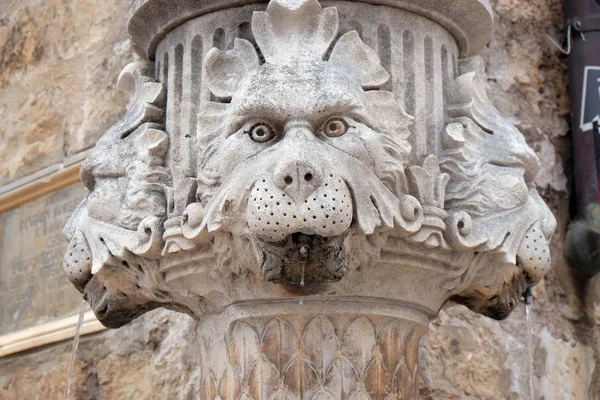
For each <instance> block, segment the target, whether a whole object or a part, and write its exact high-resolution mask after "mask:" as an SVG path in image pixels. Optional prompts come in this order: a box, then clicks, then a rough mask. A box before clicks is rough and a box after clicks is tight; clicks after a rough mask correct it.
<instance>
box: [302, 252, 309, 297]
mask: <svg viewBox="0 0 600 400" xmlns="http://www.w3.org/2000/svg"><path fill="white" fill-rule="evenodd" d="M308 251H309V248H308V246H306V245H302V246H300V287H304V269H305V268H306V260H307V259H308Z"/></svg>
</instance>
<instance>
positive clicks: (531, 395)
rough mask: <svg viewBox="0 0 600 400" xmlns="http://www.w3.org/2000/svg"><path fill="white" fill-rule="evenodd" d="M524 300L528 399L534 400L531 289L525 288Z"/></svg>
mask: <svg viewBox="0 0 600 400" xmlns="http://www.w3.org/2000/svg"><path fill="white" fill-rule="evenodd" d="M523 298H524V300H525V315H526V317H527V362H528V365H529V366H528V372H529V398H530V399H531V400H534V399H535V388H534V386H533V332H532V324H533V322H532V310H531V307H532V306H533V296H532V294H531V288H530V287H529V288H527V290H526V291H525V293H524V294H523Z"/></svg>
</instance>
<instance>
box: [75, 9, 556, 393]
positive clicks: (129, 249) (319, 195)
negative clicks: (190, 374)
mask: <svg viewBox="0 0 600 400" xmlns="http://www.w3.org/2000/svg"><path fill="white" fill-rule="evenodd" d="M174 4H175V3H173V2H172V1H169V0H137V1H135V2H134V4H133V6H132V9H131V15H130V24H129V33H130V35H131V36H132V38H133V40H134V42H135V43H136V45H137V46H138V49H139V52H140V53H141V54H143V55H144V57H147V59H148V60H147V62H143V63H135V64H132V65H130V66H128V67H127V68H126V69H125V70H124V71H123V73H122V75H121V77H120V81H119V82H120V84H121V85H122V86H124V87H130V88H131V89H132V90H133V93H134V96H133V100H132V103H131V105H130V107H129V109H128V111H127V113H126V114H125V116H124V117H123V119H122V120H121V121H119V122H118V123H117V124H116V125H115V126H113V127H112V128H111V129H109V130H108V131H107V132H106V134H105V135H104V136H103V137H102V139H101V140H100V141H99V142H98V144H97V146H96V149H95V151H94V152H93V154H92V155H91V156H90V158H89V159H88V160H87V161H86V162H85V163H84V165H83V167H82V172H81V177H82V180H83V182H84V184H85V185H86V186H87V188H88V189H89V194H88V196H87V197H86V198H85V199H84V200H83V202H82V203H81V205H80V207H79V208H78V209H77V211H76V212H75V213H74V215H73V217H72V218H71V220H70V221H69V223H68V224H67V227H66V228H65V232H66V235H67V237H68V238H69V240H70V244H69V248H68V250H67V253H66V256H65V264H64V266H65V271H66V272H67V274H68V276H69V278H70V279H71V280H72V282H73V283H74V284H75V285H76V286H77V287H78V288H79V289H80V290H81V291H82V292H84V293H85V295H86V296H87V298H88V300H89V301H90V303H91V305H92V307H93V309H94V311H95V313H96V315H97V316H98V318H99V319H100V321H102V322H103V323H104V324H105V325H107V326H109V327H118V326H121V325H122V324H124V323H126V322H128V321H130V320H131V319H133V318H135V317H137V316H139V315H140V314H142V313H144V312H146V311H148V310H150V309H153V308H156V307H167V308H171V309H174V310H178V311H182V312H186V313H188V314H189V315H191V316H192V317H194V318H196V319H198V320H199V321H200V324H199V332H200V337H201V342H202V344H203V347H202V399H211V400H212V399H223V400H225V399H355V398H360V399H415V398H417V397H418V385H417V382H418V372H417V365H418V350H417V349H418V343H419V340H420V338H421V337H422V336H423V335H424V334H425V333H426V331H427V324H428V322H429V320H430V319H432V318H434V317H435V316H436V315H437V313H438V311H439V310H440V308H441V307H442V306H443V305H444V303H445V302H446V301H448V300H454V301H457V302H459V303H462V304H465V305H467V306H468V307H470V308H471V309H472V310H473V311H475V312H479V313H482V314H485V315H487V316H490V317H492V318H498V319H501V318H506V317H507V316H508V315H509V314H510V312H511V311H512V310H513V309H514V308H515V307H516V305H517V303H518V301H519V299H520V298H521V297H522V296H523V294H524V292H525V291H526V290H527V288H528V287H530V286H532V285H534V284H536V283H537V282H538V281H539V280H540V279H541V278H542V277H543V275H544V274H545V273H546V271H547V270H548V268H549V267H550V254H549V249H548V244H547V243H548V240H549V239H550V236H551V234H552V232H553V231H554V228H555V220H554V217H553V216H552V214H551V213H550V211H549V210H548V208H547V207H546V205H545V204H544V203H543V202H542V200H541V199H540V197H539V196H538V194H537V192H536V189H535V186H534V183H533V179H534V177H535V175H536V173H537V170H538V168H539V161H538V159H537V157H536V155H535V153H534V152H533V151H532V150H531V149H530V148H529V147H528V146H527V144H526V143H525V140H524V139H523V137H522V135H521V134H520V133H519V132H518V131H517V130H516V128H515V127H514V126H513V125H512V124H510V122H508V121H507V120H506V119H504V118H503V117H502V116H501V115H500V114H499V113H498V111H497V110H496V109H495V108H494V107H493V106H492V105H491V103H490V102H489V100H488V98H487V96H486V93H485V90H484V86H483V82H484V80H485V79H484V75H483V64H482V62H481V60H480V59H479V58H478V57H477V56H476V54H477V53H478V52H479V51H480V49H481V48H482V47H483V46H484V45H485V44H486V43H487V42H488V41H489V38H490V33H491V24H492V14H491V10H490V7H489V4H488V3H487V1H486V0H435V1H434V0H419V1H417V0H371V1H369V2H368V3H367V2H363V1H333V2H323V4H322V5H321V4H320V3H319V2H317V0H272V1H271V2H269V3H268V5H267V4H266V3H264V2H259V1H250V0H245V1H244V0H241V1H235V2H234V1H224V0H212V1H206V2H200V1H197V0H181V1H179V2H177V3H176V4H177V6H176V7H175V6H174Z"/></svg>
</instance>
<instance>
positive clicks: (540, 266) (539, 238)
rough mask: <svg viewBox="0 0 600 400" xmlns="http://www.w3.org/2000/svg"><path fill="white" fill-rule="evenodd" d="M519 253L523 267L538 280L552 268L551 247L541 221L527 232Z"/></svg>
mask: <svg viewBox="0 0 600 400" xmlns="http://www.w3.org/2000/svg"><path fill="white" fill-rule="evenodd" d="M517 255H518V257H519V264H520V265H521V267H522V268H523V269H524V270H525V272H527V273H528V274H529V275H531V276H532V277H533V278H535V279H536V280H539V279H542V278H543V276H544V275H545V273H546V271H548V270H549V269H550V266H551V259H550V249H549V248H548V244H547V241H546V238H545V237H544V234H543V232H542V229H541V227H540V225H539V223H535V224H534V225H533V226H532V227H531V228H529V230H528V231H527V232H526V233H525V237H524V238H523V240H522V241H521V245H520V246H519V250H518V252H517Z"/></svg>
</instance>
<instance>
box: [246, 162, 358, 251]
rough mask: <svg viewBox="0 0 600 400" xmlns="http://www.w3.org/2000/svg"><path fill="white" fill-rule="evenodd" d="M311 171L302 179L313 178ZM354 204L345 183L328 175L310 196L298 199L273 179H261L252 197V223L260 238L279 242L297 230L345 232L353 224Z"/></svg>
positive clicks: (312, 232)
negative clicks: (272, 180)
mask: <svg viewBox="0 0 600 400" xmlns="http://www.w3.org/2000/svg"><path fill="white" fill-rule="evenodd" d="M313 178H314V177H313V176H312V174H310V173H307V174H305V175H304V176H302V177H301V179H305V180H306V181H311V180H313ZM352 215H353V206H352V199H351V195H350V191H349V190H348V188H347V186H346V184H345V182H344V181H343V180H342V179H341V178H339V177H336V176H328V178H326V179H325V180H324V182H323V184H322V185H321V186H319V187H317V188H316V190H315V191H314V192H312V193H311V194H310V195H309V196H308V197H307V198H306V199H304V200H303V201H300V202H296V201H295V200H294V199H292V198H291V197H290V196H289V195H287V194H286V193H285V192H283V191H282V190H281V189H279V188H278V187H276V186H275V185H274V184H273V183H272V182H270V181H269V180H264V181H263V180H262V179H260V180H258V181H257V182H256V183H255V185H254V187H253V188H252V190H251V192H250V197H249V199H248V212H247V216H248V226H249V227H250V230H251V231H252V232H254V233H255V234H256V235H257V236H259V237H260V238H262V239H264V240H267V241H271V242H275V241H280V240H283V239H284V238H286V237H287V236H288V235H290V234H292V233H296V232H303V233H307V234H317V235H320V236H324V237H331V236H338V235H341V234H342V233H344V231H345V230H347V229H348V228H349V227H350V224H351V223H352Z"/></svg>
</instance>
